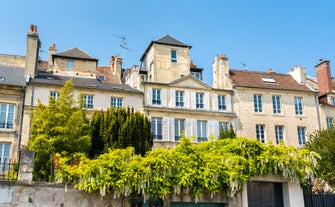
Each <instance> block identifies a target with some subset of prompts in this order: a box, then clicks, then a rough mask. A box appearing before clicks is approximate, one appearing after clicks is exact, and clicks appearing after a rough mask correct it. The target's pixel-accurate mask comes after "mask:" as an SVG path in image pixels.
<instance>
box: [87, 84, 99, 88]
mask: <svg viewBox="0 0 335 207" xmlns="http://www.w3.org/2000/svg"><path fill="white" fill-rule="evenodd" d="M87 86H88V87H89V88H98V85H94V84H88V85H87Z"/></svg>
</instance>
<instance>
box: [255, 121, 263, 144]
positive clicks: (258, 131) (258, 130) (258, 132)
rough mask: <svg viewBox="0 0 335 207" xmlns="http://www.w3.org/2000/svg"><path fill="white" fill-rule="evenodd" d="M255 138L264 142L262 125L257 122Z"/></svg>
mask: <svg viewBox="0 0 335 207" xmlns="http://www.w3.org/2000/svg"><path fill="white" fill-rule="evenodd" d="M256 138H257V140H258V141H260V142H262V143H265V131H264V125H262V124H257V125H256Z"/></svg>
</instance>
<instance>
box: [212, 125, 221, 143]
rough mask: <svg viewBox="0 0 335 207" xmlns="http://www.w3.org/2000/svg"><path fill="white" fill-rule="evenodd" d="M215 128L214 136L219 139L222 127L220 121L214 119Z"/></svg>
mask: <svg viewBox="0 0 335 207" xmlns="http://www.w3.org/2000/svg"><path fill="white" fill-rule="evenodd" d="M213 128H214V138H215V139H217V138H218V137H219V135H220V128H219V122H218V121H213Z"/></svg>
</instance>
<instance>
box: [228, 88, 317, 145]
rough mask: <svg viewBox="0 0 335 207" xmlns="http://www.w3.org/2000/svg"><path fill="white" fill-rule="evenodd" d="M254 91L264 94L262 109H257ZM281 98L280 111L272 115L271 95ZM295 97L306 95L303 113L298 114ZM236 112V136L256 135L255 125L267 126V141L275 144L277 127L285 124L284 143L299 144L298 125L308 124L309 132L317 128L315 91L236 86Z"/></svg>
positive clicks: (307, 129) (234, 100)
mask: <svg viewBox="0 0 335 207" xmlns="http://www.w3.org/2000/svg"><path fill="white" fill-rule="evenodd" d="M254 94H262V95H263V112H262V113H256V112H254V100H253V95H254ZM273 95H279V96H280V97H281V109H282V113H281V114H273V108H272V96H273ZM294 97H302V98H303V115H295V107H294ZM233 103H234V106H233V108H234V111H235V112H236V113H237V116H238V120H237V122H236V128H235V129H236V132H237V135H239V136H243V137H251V138H255V137H256V124H263V125H265V140H266V142H269V141H270V142H272V143H274V144H275V143H276V138H275V126H276V125H281V126H284V142H285V144H287V145H293V146H296V147H298V146H299V144H298V135H297V127H298V126H300V127H306V134H308V133H311V132H313V131H314V130H316V129H318V120H317V106H316V103H315V94H314V93H304V92H290V91H282V90H264V89H246V88H237V89H236V91H235V95H234V99H233ZM306 139H307V137H306Z"/></svg>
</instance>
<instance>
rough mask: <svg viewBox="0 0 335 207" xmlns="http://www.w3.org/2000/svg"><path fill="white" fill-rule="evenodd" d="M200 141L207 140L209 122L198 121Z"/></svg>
mask: <svg viewBox="0 0 335 207" xmlns="http://www.w3.org/2000/svg"><path fill="white" fill-rule="evenodd" d="M197 136H198V142H203V141H207V122H206V121H197Z"/></svg>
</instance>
